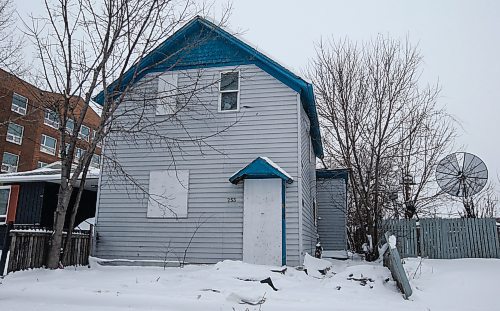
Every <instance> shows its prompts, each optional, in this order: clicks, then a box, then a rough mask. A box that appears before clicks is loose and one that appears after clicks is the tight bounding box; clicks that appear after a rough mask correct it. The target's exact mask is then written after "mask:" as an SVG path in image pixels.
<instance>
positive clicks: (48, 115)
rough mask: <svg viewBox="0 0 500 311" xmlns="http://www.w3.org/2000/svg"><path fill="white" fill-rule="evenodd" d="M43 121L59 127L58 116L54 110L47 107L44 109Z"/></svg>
mask: <svg viewBox="0 0 500 311" xmlns="http://www.w3.org/2000/svg"><path fill="white" fill-rule="evenodd" d="M43 123H44V124H46V125H48V126H50V127H53V128H55V129H57V128H59V116H58V115H57V113H56V112H55V111H52V110H49V109H47V110H45V120H44V121H43Z"/></svg>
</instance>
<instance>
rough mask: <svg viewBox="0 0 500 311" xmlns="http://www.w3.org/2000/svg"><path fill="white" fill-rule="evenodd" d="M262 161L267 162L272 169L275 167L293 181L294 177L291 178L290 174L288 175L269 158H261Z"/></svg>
mask: <svg viewBox="0 0 500 311" xmlns="http://www.w3.org/2000/svg"><path fill="white" fill-rule="evenodd" d="M260 158H261V159H262V160H264V161H266V162H267V163H269V165H271V166H272V167H274V168H275V169H277V170H278V171H280V173H282V174H283V175H285V176H286V177H288V178H290V179H291V180H293V178H292V176H290V174H288V173H287V172H286V171H285V170H284V169H282V168H281V167H280V166H279V165H278V164H276V163H274V162H273V161H272V160H271V159H269V158H268V157H260Z"/></svg>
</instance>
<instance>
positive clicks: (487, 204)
mask: <svg viewBox="0 0 500 311" xmlns="http://www.w3.org/2000/svg"><path fill="white" fill-rule="evenodd" d="M454 201H455V202H457V203H458V202H460V203H459V204H461V205H462V206H463V210H459V211H458V215H459V216H460V217H463V218H496V217H498V216H500V209H499V205H498V202H499V197H498V192H497V190H496V188H495V183H494V182H491V181H490V182H488V183H487V184H486V186H485V188H484V189H483V190H481V191H480V192H479V193H478V194H476V195H474V196H472V197H470V198H460V199H458V198H455V199H454Z"/></svg>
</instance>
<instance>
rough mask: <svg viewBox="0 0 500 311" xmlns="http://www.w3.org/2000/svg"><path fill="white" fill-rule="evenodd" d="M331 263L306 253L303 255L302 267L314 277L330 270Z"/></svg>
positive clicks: (318, 276)
mask: <svg viewBox="0 0 500 311" xmlns="http://www.w3.org/2000/svg"><path fill="white" fill-rule="evenodd" d="M331 266H332V263H331V262H330V261H328V260H324V259H318V258H315V257H313V256H311V255H309V254H307V253H306V255H305V256H304V269H307V274H308V275H309V276H312V277H315V278H321V277H323V275H325V274H326V272H328V270H330V267H331Z"/></svg>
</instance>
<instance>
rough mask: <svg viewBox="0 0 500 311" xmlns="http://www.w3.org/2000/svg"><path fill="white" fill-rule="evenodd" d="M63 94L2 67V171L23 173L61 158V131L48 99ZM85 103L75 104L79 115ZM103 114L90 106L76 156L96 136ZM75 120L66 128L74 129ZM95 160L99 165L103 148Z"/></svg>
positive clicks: (0, 91) (0, 100) (0, 154)
mask: <svg viewBox="0 0 500 311" xmlns="http://www.w3.org/2000/svg"><path fill="white" fill-rule="evenodd" d="M60 96H62V95H59V94H54V93H50V92H45V91H42V90H40V89H39V88H37V87H35V86H34V85H32V84H30V83H28V82H26V81H24V80H22V79H20V78H18V77H16V76H14V75H12V74H10V73H8V72H6V71H4V70H2V69H0V160H1V172H2V173H6V172H22V171H29V170H33V169H36V168H39V167H43V166H45V165H48V164H50V163H53V162H56V161H59V160H60V157H59V154H60V149H61V146H60V141H61V140H60V133H59V131H58V130H57V129H58V127H59V121H58V117H57V114H56V112H55V111H53V110H51V109H49V108H47V106H48V105H47V104H44V102H47V103H48V102H50V100H48V99H50V98H57V97H60ZM81 107H82V102H81V101H78V103H77V104H76V105H75V110H74V111H75V113H74V117H75V118H77V117H78V116H79V115H78V114H79V111H80V110H81ZM98 124H99V115H98V114H97V113H96V112H95V111H94V110H92V109H88V111H87V113H86V115H85V118H84V122H83V126H82V128H81V130H80V133H79V139H78V142H77V149H76V151H75V157H78V156H79V155H80V154H81V152H83V149H84V148H85V146H86V144H88V142H89V141H90V140H91V139H92V137H93V130H94V129H95V128H96V127H97V126H98ZM73 126H74V124H73V122H70V121H68V123H67V125H66V128H67V129H68V132H69V131H71V130H72V127H73ZM95 153H96V154H95V155H94V157H93V159H92V163H93V165H95V166H97V165H98V164H99V160H100V156H99V155H100V154H101V150H100V148H98V149H97V150H96V152H95Z"/></svg>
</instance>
